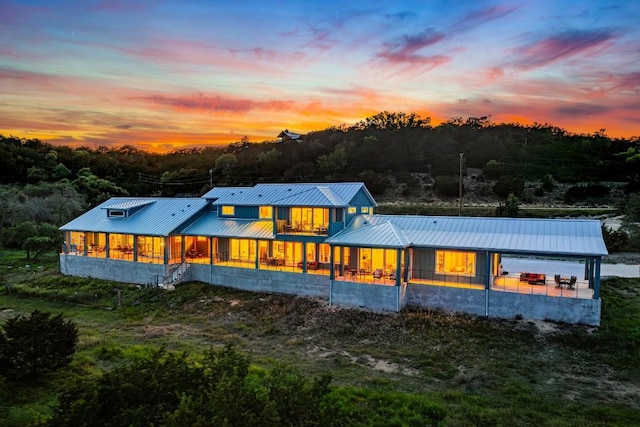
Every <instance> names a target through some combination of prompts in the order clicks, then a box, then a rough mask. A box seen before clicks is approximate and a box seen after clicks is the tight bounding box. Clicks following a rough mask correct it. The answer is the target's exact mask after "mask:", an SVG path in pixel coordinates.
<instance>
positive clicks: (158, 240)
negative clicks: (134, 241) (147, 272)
mask: <svg viewBox="0 0 640 427" xmlns="http://www.w3.org/2000/svg"><path fill="white" fill-rule="evenodd" d="M138 262H146V263H152V264H163V263H164V237H151V236H138Z"/></svg>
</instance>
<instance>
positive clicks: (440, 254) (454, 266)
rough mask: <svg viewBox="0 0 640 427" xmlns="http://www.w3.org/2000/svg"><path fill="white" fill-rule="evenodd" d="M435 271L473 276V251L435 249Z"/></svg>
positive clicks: (474, 264)
mask: <svg viewBox="0 0 640 427" xmlns="http://www.w3.org/2000/svg"><path fill="white" fill-rule="evenodd" d="M436 273H439V274H458V275H462V276H475V274H476V254H475V252H454V251H436Z"/></svg>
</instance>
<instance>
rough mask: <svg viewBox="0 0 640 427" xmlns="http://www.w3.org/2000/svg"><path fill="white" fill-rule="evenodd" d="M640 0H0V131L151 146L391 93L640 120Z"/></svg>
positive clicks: (466, 112) (576, 124)
mask: <svg viewBox="0 0 640 427" xmlns="http://www.w3.org/2000/svg"><path fill="white" fill-rule="evenodd" d="M639 17H640V2H631V1H622V2H615V1H571V0H568V1H535V2H532V1H496V2H484V1H456V2H450V1H429V0H426V1H425V0H423V1H415V2H411V1H395V2H376V1H373V2H372V1H366V2H365V1H351V2H338V1H332V0H330V1H323V2H311V1H307V2H304V1H298V2H291V1H271V2H270V1H236V2H216V1H184V2H179V1H164V0H157V1H121V0H118V1H66V0H63V1H55V0H53V1H51V0H50V1H19V2H18V1H5V0H0V34H1V37H0V93H1V94H2V95H0V133H1V134H4V135H15V136H20V137H26V138H39V139H41V140H43V141H47V142H52V143H59V144H66V145H71V146H81V145H87V146H94V145H105V146H108V147H112V146H121V145H125V144H129V145H135V146H138V147H140V148H143V149H147V150H150V151H166V150H172V149H176V148H183V147H192V146H203V145H210V144H227V143H229V142H234V141H238V140H239V139H240V138H241V137H242V136H245V135H246V136H248V137H249V139H250V140H251V141H254V142H256V141H262V140H268V139H273V138H275V137H276V135H277V134H278V133H279V132H280V130H282V129H284V128H288V129H290V130H293V131H296V132H300V133H305V132H308V131H312V130H320V129H324V128H326V127H329V126H338V125H341V124H347V125H351V124H353V123H355V122H356V121H358V120H361V119H364V118H365V117H367V116H370V115H372V114H375V113H377V112H379V111H383V110H388V111H403V112H406V113H409V112H417V113H419V114H420V115H422V116H429V117H431V119H432V123H433V124H438V123H440V122H443V121H446V120H448V119H450V118H452V117H463V118H466V117H470V116H472V117H479V116H491V121H492V122H519V123H523V124H533V123H549V124H552V125H554V126H558V127H561V128H564V129H565V130H567V131H569V132H575V133H593V132H597V131H599V130H600V129H606V134H607V135H609V136H612V137H626V138H628V137H632V136H638V135H640V131H639V125H640V114H639V113H640V101H639V100H640V98H639V96H638V95H639V91H640V25H639V24H640V18H639Z"/></svg>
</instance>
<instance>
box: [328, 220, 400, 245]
mask: <svg viewBox="0 0 640 427" xmlns="http://www.w3.org/2000/svg"><path fill="white" fill-rule="evenodd" d="M364 221H365V219H364V217H362V216H358V217H356V218H355V219H354V222H355V223H359V224H358V225H355V224H354V223H352V226H351V227H349V228H347V229H346V230H344V231H343V232H341V233H339V234H338V235H336V236H334V237H330V238H328V239H327V240H326V242H327V243H334V244H338V245H347V246H366V247H385V248H390V247H391V248H404V247H407V246H409V240H408V239H407V237H406V236H405V234H404V232H403V231H402V230H401V229H399V228H398V227H397V226H396V225H395V224H393V222H391V221H387V222H381V223H379V224H375V225H373V224H369V226H366V225H367V224H365V223H364Z"/></svg>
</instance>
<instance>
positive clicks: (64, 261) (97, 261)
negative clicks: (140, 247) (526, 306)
mask: <svg viewBox="0 0 640 427" xmlns="http://www.w3.org/2000/svg"><path fill="white" fill-rule="evenodd" d="M60 272H61V273H62V274H65V275H67V276H77V277H93V278H96V279H104V280H113V281H116V282H122V283H135V284H138V285H146V284H148V283H149V280H150V279H151V277H152V276H154V275H156V274H157V275H160V276H164V275H165V274H166V273H165V266H164V265H163V264H143V263H137V262H131V261H119V260H115V259H106V258H92V257H83V256H76V255H66V254H60Z"/></svg>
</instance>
